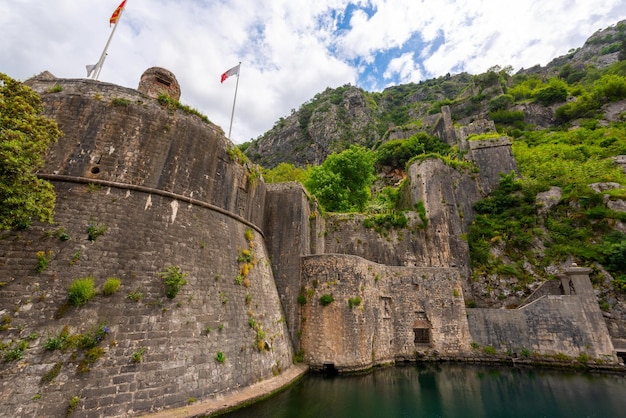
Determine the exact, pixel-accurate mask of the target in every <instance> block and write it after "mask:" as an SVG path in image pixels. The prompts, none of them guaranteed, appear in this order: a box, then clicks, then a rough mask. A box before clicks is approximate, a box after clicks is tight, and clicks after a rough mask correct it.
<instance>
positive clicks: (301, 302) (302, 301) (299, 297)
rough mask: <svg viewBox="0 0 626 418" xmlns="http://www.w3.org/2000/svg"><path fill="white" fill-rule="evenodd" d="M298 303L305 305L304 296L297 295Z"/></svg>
mask: <svg viewBox="0 0 626 418" xmlns="http://www.w3.org/2000/svg"><path fill="white" fill-rule="evenodd" d="M298 304H299V305H306V296H304V295H298Z"/></svg>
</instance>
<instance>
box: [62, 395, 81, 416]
mask: <svg viewBox="0 0 626 418" xmlns="http://www.w3.org/2000/svg"><path fill="white" fill-rule="evenodd" d="M79 403H80V397H78V396H76V395H74V396H72V397H71V398H70V400H69V403H68V405H67V412H66V413H65V416H66V417H69V416H70V415H72V413H73V412H74V410H75V409H76V407H77V406H78V404H79Z"/></svg>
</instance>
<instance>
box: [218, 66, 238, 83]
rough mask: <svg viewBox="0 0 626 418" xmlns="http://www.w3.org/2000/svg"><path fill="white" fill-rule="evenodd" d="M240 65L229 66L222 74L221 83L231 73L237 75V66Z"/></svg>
mask: <svg viewBox="0 0 626 418" xmlns="http://www.w3.org/2000/svg"><path fill="white" fill-rule="evenodd" d="M240 66H241V64H239V65H237V66H235V67H233V68H231V69H230V70H228V71H226V72H225V73H224V74H222V81H221V82H222V83H223V82H224V81H225V80H226V79H227V78H228V77H230V76H231V75H239V67H240Z"/></svg>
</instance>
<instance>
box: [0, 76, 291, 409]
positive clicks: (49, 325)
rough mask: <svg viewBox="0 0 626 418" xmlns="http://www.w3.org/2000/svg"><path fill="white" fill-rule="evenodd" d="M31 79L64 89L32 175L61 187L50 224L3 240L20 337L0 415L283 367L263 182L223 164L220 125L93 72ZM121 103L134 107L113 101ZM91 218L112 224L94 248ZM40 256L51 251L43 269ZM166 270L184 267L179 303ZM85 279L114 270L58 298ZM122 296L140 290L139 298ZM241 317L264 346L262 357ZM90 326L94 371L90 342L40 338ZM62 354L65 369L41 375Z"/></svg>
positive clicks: (131, 398)
mask: <svg viewBox="0 0 626 418" xmlns="http://www.w3.org/2000/svg"><path fill="white" fill-rule="evenodd" d="M33 84H34V87H35V88H36V89H38V90H39V91H42V92H45V91H48V88H49V87H50V86H53V85H61V86H62V92H61V93H54V94H45V95H44V98H43V103H44V106H45V112H46V114H47V115H48V116H51V117H53V118H55V119H56V120H57V122H58V123H59V126H60V127H61V129H62V130H63V131H64V133H65V136H64V137H63V138H61V139H60V140H59V142H58V143H57V144H54V145H53V146H52V147H51V148H50V153H49V155H48V158H47V163H46V166H45V167H44V168H43V170H42V173H41V175H42V176H43V177H45V178H48V179H49V180H51V181H52V183H53V184H54V187H55V190H56V192H57V204H56V206H57V207H56V214H55V221H56V223H55V224H54V225H40V224H35V225H34V226H33V227H31V228H30V229H28V230H25V231H19V232H17V233H16V232H7V233H3V234H2V239H0V260H1V261H0V275H1V276H2V277H3V279H2V282H3V285H2V287H0V317H2V318H5V317H6V318H10V325H9V326H7V329H5V330H2V331H0V339H1V341H2V342H3V343H10V342H11V341H12V340H15V341H28V343H29V347H28V348H27V349H26V351H25V352H24V353H23V358H22V359H21V360H16V361H10V362H2V363H0V376H1V377H0V385H1V387H2V391H0V415H2V416H63V415H64V414H65V411H66V409H67V406H68V400H69V399H70V398H71V397H72V396H74V395H76V396H79V397H80V399H81V400H80V403H79V405H78V409H77V412H78V413H80V414H81V415H82V416H129V415H137V414H141V413H146V412H148V411H154V410H158V409H163V408H170V407H173V406H183V405H185V404H186V403H187V400H188V399H189V398H197V399H202V398H204V397H208V396H211V395H214V394H224V393H227V392H229V391H230V390H233V389H235V388H238V387H242V386H247V385H251V384H252V383H255V382H257V381H259V379H263V378H266V377H269V376H272V375H273V374H274V373H275V372H276V371H277V370H280V369H284V368H287V367H289V366H290V365H291V364H292V344H291V341H290V338H289V333H288V330H287V327H286V324H285V317H284V314H283V311H282V308H281V304H280V299H279V296H278V293H277V290H276V285H275V283H274V279H273V275H272V271H271V266H270V264H269V254H268V253H267V251H266V248H265V245H264V240H263V235H262V232H261V231H262V229H261V226H262V220H263V208H264V199H265V186H264V184H263V183H262V182H256V183H252V182H251V181H250V179H249V173H248V170H247V167H244V166H242V165H241V164H239V163H238V162H236V161H233V160H232V159H231V158H230V156H229V153H228V150H229V148H230V147H232V146H233V145H232V144H230V143H229V142H228V140H227V139H225V138H224V137H223V135H222V134H221V130H220V129H219V128H218V127H216V126H214V125H211V124H207V123H205V122H203V121H201V120H200V119H199V118H198V117H197V116H194V115H188V114H185V113H183V112H181V111H178V110H173V111H172V110H168V109H165V108H162V107H161V106H159V105H158V104H157V103H156V101H154V100H152V99H150V98H146V97H145V96H143V95H141V94H140V93H138V92H136V91H134V90H131V89H124V88H121V87H117V86H112V85H110V84H106V83H98V82H94V81H91V80H81V81H77V80H59V79H51V80H43V79H39V80H36V81H35V82H34V83H33ZM114 98H124V99H126V100H128V101H129V103H128V104H127V105H123V104H122V105H118V106H116V105H114V104H113V102H112V100H113V99H114ZM89 225H99V226H103V227H106V231H105V232H104V234H103V235H101V236H99V237H97V238H96V239H95V240H93V242H92V241H90V240H89V239H88V234H87V228H88V226H89ZM246 231H250V232H246ZM250 233H251V234H252V235H251V237H252V244H253V247H252V250H253V252H254V256H255V259H256V264H255V265H254V266H253V268H252V269H251V270H250V272H249V274H248V276H247V277H248V279H249V285H248V287H244V286H242V285H237V284H235V277H237V275H238V274H240V268H241V266H240V263H239V262H238V257H239V253H240V250H241V249H247V248H251V243H250V242H248V238H247V237H246V235H248V236H249V235H250ZM61 237H62V238H61ZM39 251H44V252H45V253H44V254H46V256H49V260H48V263H47V266H46V268H45V269H43V271H41V272H40V273H38V272H37V271H36V267H37V265H38V258H37V255H36V254H37V252H39ZM170 265H176V266H180V268H181V269H182V271H183V272H185V273H187V274H188V277H187V285H186V286H184V287H183V288H182V290H181V291H180V293H179V294H178V295H177V296H176V298H175V299H168V298H166V297H165V289H164V285H163V280H162V278H161V277H159V274H158V273H159V271H161V270H163V269H164V268H165V267H166V266H170ZM87 276H92V277H93V278H94V280H95V283H96V286H97V288H98V289H101V286H102V285H103V283H104V282H105V280H106V279H107V278H109V277H117V278H120V279H121V288H120V289H119V291H118V292H117V293H115V294H113V295H111V296H104V295H101V294H100V295H97V296H96V297H95V298H94V299H93V300H91V301H89V302H88V303H87V304H86V305H85V306H83V307H81V308H74V307H67V306H66V303H67V300H68V291H67V289H68V286H69V285H70V283H72V281H73V280H74V279H77V278H83V277H87ZM131 293H132V294H133V295H134V296H133V298H135V299H139V297H138V295H139V294H141V295H143V296H142V297H141V298H140V300H139V301H134V300H132V299H130V298H129V295H131ZM131 296H132V295H131ZM250 318H254V319H255V320H256V322H257V324H260V327H261V328H259V329H262V330H263V332H264V333H265V337H264V340H265V341H266V342H267V345H268V346H269V347H270V349H269V350H262V351H259V349H258V347H257V341H256V340H257V335H256V332H255V331H254V330H252V329H251V328H250V325H249V319H250ZM99 325H106V326H107V327H108V328H109V330H110V332H109V334H108V335H107V336H106V337H105V338H104V340H103V341H102V342H101V343H100V347H101V348H102V349H103V350H104V352H103V354H102V356H101V357H100V358H99V359H98V360H97V361H95V362H94V363H93V364H92V365H91V366H90V368H91V371H88V372H84V373H80V372H79V371H78V365H79V363H80V361H81V359H82V358H83V356H84V354H85V353H84V350H74V349H70V350H69V351H67V352H61V351H59V350H57V351H48V350H46V349H45V348H44V345H45V342H46V340H47V339H48V338H49V337H52V336H56V335H58V334H59V333H60V332H61V330H62V329H63V327H65V326H67V327H68V330H69V332H70V333H71V334H74V335H75V334H85V333H87V332H89V331H90V330H93V329H94V327H97V326H99ZM28 336H30V337H29V338H27V337H28ZM144 349H145V352H144V354H143V356H142V361H141V362H134V361H133V360H132V356H133V354H134V353H136V352H138V351H140V350H144ZM217 352H223V353H224V355H225V357H226V360H225V362H224V364H220V363H218V362H217V361H216V360H215V358H214V357H215V356H216V353H217ZM75 353H77V354H75ZM57 362H62V364H63V365H62V368H61V371H60V373H59V375H58V376H57V377H55V378H54V379H53V381H52V382H51V383H41V379H42V377H43V376H44V374H46V373H47V372H48V371H49V370H51V369H52V367H53V366H54V364H55V363H57ZM33 398H37V400H36V401H35V400H33Z"/></svg>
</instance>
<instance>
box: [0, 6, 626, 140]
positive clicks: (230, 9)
mask: <svg viewBox="0 0 626 418" xmlns="http://www.w3.org/2000/svg"><path fill="white" fill-rule="evenodd" d="M120 2H121V0H89V1H77V0H47V1H42V0H11V1H9V0H2V1H0V28H2V29H0V34H1V35H2V41H0V72H4V73H6V74H8V75H9V76H11V77H13V78H16V79H19V80H26V79H27V78H29V77H31V76H33V75H36V74H38V73H40V72H42V71H44V70H48V71H50V72H51V73H52V74H54V75H55V76H57V77H59V78H81V77H86V71H85V65H86V64H95V63H96V62H97V61H98V59H99V57H100V54H101V53H102V51H103V49H104V46H105V44H106V42H107V39H108V37H109V35H110V33H111V28H110V27H109V18H110V16H111V14H112V13H113V11H114V10H115V9H116V8H117V6H118V5H119V4H120ZM623 19H626V0H515V1H512V0H358V1H347V0H271V1H270V0H265V1H264V0H127V3H126V9H125V10H124V12H123V14H122V17H121V19H120V24H119V26H118V28H117V31H116V33H115V36H114V37H113V40H112V42H111V45H110V47H109V51H108V56H107V59H106V62H105V64H104V67H103V69H102V72H101V73H100V77H99V80H100V81H103V82H110V83H115V84H119V85H122V86H126V87H131V88H136V87H137V85H138V82H139V77H140V76H141V74H142V73H143V72H144V71H145V70H146V69H147V68H149V67H153V66H159V67H164V68H167V69H169V70H170V71H172V72H173V73H174V74H175V75H176V77H177V79H178V82H179V83H180V85H181V90H182V97H181V102H182V103H183V104H186V105H189V106H191V107H194V108H196V109H198V110H199V111H201V112H202V113H204V114H206V115H207V116H208V117H209V119H211V120H212V121H213V122H215V123H216V124H218V125H220V126H221V127H222V128H223V129H224V131H225V132H228V126H229V123H230V115H231V109H232V105H233V97H234V93H235V85H236V82H237V79H236V77H231V78H229V79H227V80H226V81H225V82H224V83H223V84H221V83H220V75H221V74H222V73H223V72H225V71H226V70H228V69H229V68H231V67H233V66H235V65H237V63H239V62H241V63H242V64H241V73H240V78H239V87H238V94H237V103H236V108H235V118H234V122H233V128H232V135H231V139H232V140H233V141H234V142H236V143H241V142H245V141H248V140H250V139H254V138H257V137H258V136H259V135H261V134H263V133H264V132H265V131H267V130H268V129H270V128H271V127H272V125H273V124H274V122H276V121H277V120H278V118H280V117H281V116H287V115H289V114H290V113H291V109H297V108H298V107H299V106H300V105H301V104H302V103H304V102H305V101H307V100H309V99H311V98H312V97H313V96H314V95H315V94H316V93H319V92H321V91H323V90H324V89H325V88H326V87H338V86H341V85H344V84H347V83H351V84H353V85H357V86H359V87H362V88H363V89H365V90H368V91H380V90H382V89H384V88H385V87H387V86H389V85H396V84H402V83H407V82H418V81H420V80H426V79H430V78H434V77H439V76H441V75H444V74H446V73H448V72H450V73H452V74H454V73H459V72H462V71H467V72H469V73H472V74H476V73H480V72H484V71H485V70H487V69H488V68H489V67H491V66H493V65H500V66H506V65H511V66H513V68H514V69H515V71H517V70H519V69H520V68H528V67H531V66H533V65H536V64H541V65H545V64H547V63H548V62H549V61H550V60H551V59H552V58H555V57H557V56H560V55H563V54H566V53H567V52H568V51H569V50H570V49H571V48H577V47H579V46H582V44H583V43H584V41H585V40H586V39H587V38H588V37H589V36H590V35H591V34H593V33H594V32H595V31H597V30H599V29H602V28H605V27H607V26H611V25H613V24H615V23H616V22H618V21H620V20H623Z"/></svg>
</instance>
